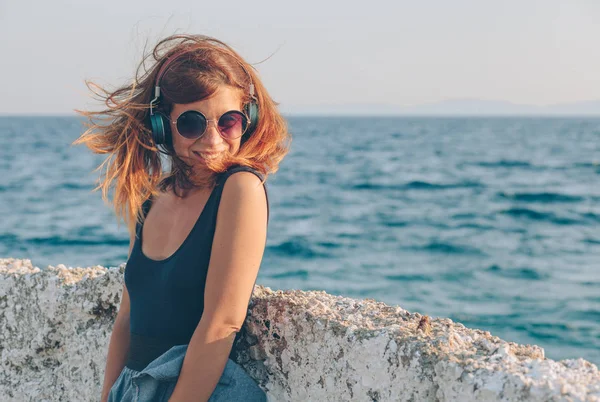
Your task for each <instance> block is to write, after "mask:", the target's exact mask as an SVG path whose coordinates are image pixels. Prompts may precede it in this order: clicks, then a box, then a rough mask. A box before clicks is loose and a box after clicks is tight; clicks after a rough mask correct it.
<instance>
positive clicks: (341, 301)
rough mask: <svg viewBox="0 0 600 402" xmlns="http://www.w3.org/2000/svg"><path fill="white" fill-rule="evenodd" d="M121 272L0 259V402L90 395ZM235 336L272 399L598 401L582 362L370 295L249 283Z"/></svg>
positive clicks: (598, 387) (590, 370)
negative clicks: (249, 295)
mask: <svg viewBox="0 0 600 402" xmlns="http://www.w3.org/2000/svg"><path fill="white" fill-rule="evenodd" d="M124 268H125V264H121V266H119V267H114V268H108V269H107V268H104V267H101V266H94V267H89V268H67V267H65V266H63V265H59V266H57V267H53V266H49V267H48V268H47V269H46V270H43V271H42V270H40V269H39V268H37V267H33V266H32V264H31V261H30V260H19V259H12V258H7V259H0V353H1V361H0V400H2V401H97V400H99V396H100V391H101V382H102V380H103V376H104V365H105V359H106V353H107V347H108V341H109V338H110V333H111V330H112V323H113V321H114V318H115V317H116V313H117V310H118V306H119V301H120V299H121V291H122V286H123V272H124ZM244 332H245V333H244V336H243V337H242V339H241V340H240V342H238V344H237V345H236V346H235V347H236V350H238V351H239V352H238V353H237V357H236V360H237V361H238V363H240V364H241V365H242V366H243V367H244V368H245V369H246V370H247V371H248V372H249V373H250V375H252V376H253V377H254V378H255V379H256V380H257V381H258V382H259V384H261V386H262V387H263V388H264V389H265V390H266V391H267V393H268V396H269V400H271V401H412V402H417V401H600V373H599V372H598V368H597V367H596V366H595V365H594V364H592V363H589V362H587V361H585V360H583V359H572V360H562V361H558V362H557V361H553V360H550V359H546V358H544V350H543V349H542V348H540V347H538V346H535V345H533V346H531V345H519V344H515V343H512V342H505V341H503V340H502V339H499V338H498V337H495V336H492V335H491V334H490V333H489V332H487V331H480V330H476V329H469V328H465V327H464V325H462V324H460V323H455V322H453V321H452V320H450V319H430V318H429V317H427V316H422V315H420V314H419V313H410V312H408V311H406V310H404V309H402V308H400V307H395V306H388V305H386V304H384V303H379V302H376V301H375V300H372V299H365V300H355V299H351V298H346V297H341V296H333V295H329V294H327V293H325V292H318V291H312V292H304V291H280V290H278V291H273V290H271V289H270V288H267V287H262V286H258V285H257V287H256V289H255V293H254V296H253V299H252V303H251V311H250V316H249V317H248V319H247V321H246V324H245V326H244Z"/></svg>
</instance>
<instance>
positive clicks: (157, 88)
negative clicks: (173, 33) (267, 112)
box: [150, 46, 256, 115]
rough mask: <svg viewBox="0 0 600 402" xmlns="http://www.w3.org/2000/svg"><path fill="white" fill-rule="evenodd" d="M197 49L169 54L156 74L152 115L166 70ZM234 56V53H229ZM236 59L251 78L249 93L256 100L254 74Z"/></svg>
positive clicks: (187, 49)
mask: <svg viewBox="0 0 600 402" xmlns="http://www.w3.org/2000/svg"><path fill="white" fill-rule="evenodd" d="M195 50H197V48H195V47H193V46H191V47H186V48H184V49H181V50H179V51H178V52H176V53H175V54H173V55H171V56H169V57H168V58H167V61H165V62H164V63H163V65H162V66H161V67H160V70H158V74H156V80H155V83H154V99H152V100H151V101H150V115H153V114H154V112H153V110H152V107H153V106H154V103H155V102H156V101H158V99H159V98H160V80H161V79H162V76H163V75H164V74H165V72H166V71H167V69H168V68H169V67H170V66H171V64H173V62H174V61H175V60H177V59H178V58H179V57H181V56H182V55H184V54H186V53H190V52H193V51H195ZM229 56H232V55H229ZM233 57H234V58H235V59H236V61H237V62H238V64H239V65H240V67H241V68H242V70H244V72H245V73H246V75H248V79H249V80H250V85H249V90H248V92H249V94H250V98H251V99H253V100H254V101H256V97H255V96H254V83H253V82H252V76H251V75H250V73H249V72H248V70H246V67H244V65H243V63H242V62H241V61H240V60H238V59H237V57H235V56H233Z"/></svg>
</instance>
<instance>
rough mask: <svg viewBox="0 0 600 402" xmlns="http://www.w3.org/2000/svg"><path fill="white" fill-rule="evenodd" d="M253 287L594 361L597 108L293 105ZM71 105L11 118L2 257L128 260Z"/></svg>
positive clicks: (0, 175) (1, 205) (2, 180)
mask: <svg viewBox="0 0 600 402" xmlns="http://www.w3.org/2000/svg"><path fill="white" fill-rule="evenodd" d="M287 121H288V124H289V130H290V133H291V135H292V143H291V149H290V152H289V154H288V155H287V157H286V158H285V159H284V160H283V161H282V163H281V164H280V167H279V171H278V172H276V173H275V174H273V175H271V176H269V179H268V181H267V189H268V192H269V201H270V222H269V229H268V235H267V247H266V250H265V254H264V258H263V261H262V265H261V268H260V272H259V276H258V279H257V283H258V284H260V285H264V286H268V287H270V288H272V289H302V290H325V291H326V292H328V293H330V294H334V295H343V296H347V297H353V298H357V299H363V298H373V299H376V300H377V301H382V302H385V303H387V304H389V305H398V306H401V307H402V308H404V309H406V310H409V311H411V312H419V313H421V314H427V315H429V316H431V317H449V318H451V319H452V320H454V321H457V322H461V323H463V324H464V325H465V326H467V327H472V328H479V329H483V330H488V331H490V332H491V333H492V334H493V335H496V336H499V337H501V338H503V339H505V340H507V341H512V342H517V343H521V344H537V345H539V346H541V347H543V348H544V349H545V352H546V356H547V357H549V358H552V359H556V360H561V359H571V358H579V357H582V358H584V359H586V360H589V361H590V362H592V363H595V364H597V365H599V364H600V119H597V118H558V117H556V118H549V117H495V118H492V117H489V118H486V117H471V118H469V117H448V118H443V117H377V116H373V117H335V116H331V117H314V116H313V117H311V116H288V117H287ZM83 130H84V128H83V125H82V120H81V119H80V118H79V117H77V116H56V117H51V116H38V117H24V116H20V117H0V139H1V144H2V147H0V200H1V201H2V202H0V217H1V219H2V225H1V230H0V257H14V258H27V259H30V260H31V261H32V263H33V264H34V265H35V266H38V267H40V268H41V269H45V268H46V267H47V266H48V265H53V266H56V265H58V264H65V265H66V266H72V267H87V266H94V265H102V266H105V267H110V266H118V265H119V264H121V263H123V262H125V261H126V258H127V252H128V245H129V238H128V234H127V229H126V226H125V225H124V224H120V225H118V224H117V222H116V219H115V215H114V212H113V210H112V207H111V205H110V204H105V203H104V202H103V201H102V198H101V194H100V192H99V191H95V192H94V191H92V190H93V188H94V187H95V186H96V184H97V180H98V179H99V176H100V173H99V171H96V172H94V169H95V168H96V167H98V165H100V163H101V162H102V161H103V160H104V158H105V156H104V155H95V154H92V153H91V152H90V151H89V150H88V149H87V148H86V147H85V146H84V145H77V146H72V145H71V143H72V142H73V141H74V140H75V139H76V138H77V137H78V136H79V135H80V134H81V133H82V132H83Z"/></svg>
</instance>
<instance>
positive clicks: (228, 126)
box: [172, 110, 249, 140]
mask: <svg viewBox="0 0 600 402" xmlns="http://www.w3.org/2000/svg"><path fill="white" fill-rule="evenodd" d="M211 121H212V122H214V123H216V125H217V131H218V132H219V133H220V134H221V137H223V138H224V139H226V140H235V139H237V138H240V137H241V136H242V135H244V133H245V132H246V130H247V129H248V123H249V119H248V117H247V116H246V115H245V114H244V113H242V112H240V111H239V110H230V111H228V112H225V113H223V114H222V115H221V117H219V118H218V119H216V120H211V119H207V118H206V116H204V115H203V114H202V113H200V112H199V111H197V110H186V111H185V112H183V113H181V114H180V115H179V116H177V119H175V120H174V121H172V123H173V124H174V125H175V127H176V128H177V132H178V133H179V134H180V135H181V136H182V137H184V138H187V139H190V140H191V139H197V138H200V137H202V135H203V134H204V133H205V132H206V130H207V129H208V124H209V122H211Z"/></svg>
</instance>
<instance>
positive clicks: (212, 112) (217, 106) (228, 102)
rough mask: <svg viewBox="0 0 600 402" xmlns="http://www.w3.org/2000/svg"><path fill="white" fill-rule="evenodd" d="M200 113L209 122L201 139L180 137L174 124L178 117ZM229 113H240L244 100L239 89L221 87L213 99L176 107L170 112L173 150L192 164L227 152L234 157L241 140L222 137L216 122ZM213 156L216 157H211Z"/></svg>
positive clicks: (219, 156) (218, 156) (174, 105)
mask: <svg viewBox="0 0 600 402" xmlns="http://www.w3.org/2000/svg"><path fill="white" fill-rule="evenodd" d="M187 110H197V111H199V112H201V113H202V114H203V115H204V116H206V118H207V119H208V120H211V121H210V122H209V123H208V127H207V128H206V131H205V132H204V134H203V135H202V136H201V137H200V138H196V139H188V138H185V137H183V136H181V135H180V134H179V132H178V131H177V126H176V124H174V123H173V122H174V121H175V120H176V119H177V117H178V116H179V115H180V114H181V113H183V112H185V111H187ZM230 110H240V111H241V98H240V93H239V89H237V88H232V87H229V86H222V87H220V88H219V89H218V90H217V91H216V92H215V93H214V95H213V96H211V97H210V98H208V99H203V100H200V101H197V102H193V103H186V104H177V103H175V104H173V110H172V111H171V133H172V138H173V147H174V148H175V152H176V153H177V156H179V157H180V158H181V159H183V160H184V161H185V162H186V163H188V164H190V165H196V164H198V163H201V164H202V163H204V161H205V159H207V158H221V157H223V156H224V155H225V153H229V154H232V155H234V154H235V153H237V151H238V150H239V149H240V142H241V140H242V137H239V138H236V139H235V140H230V139H225V138H223V137H221V135H220V134H219V130H218V129H217V127H216V124H215V123H216V121H217V120H218V119H219V117H221V115H222V114H223V113H225V112H228V111H230ZM208 153H214V154H210V155H209V154H208Z"/></svg>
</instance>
